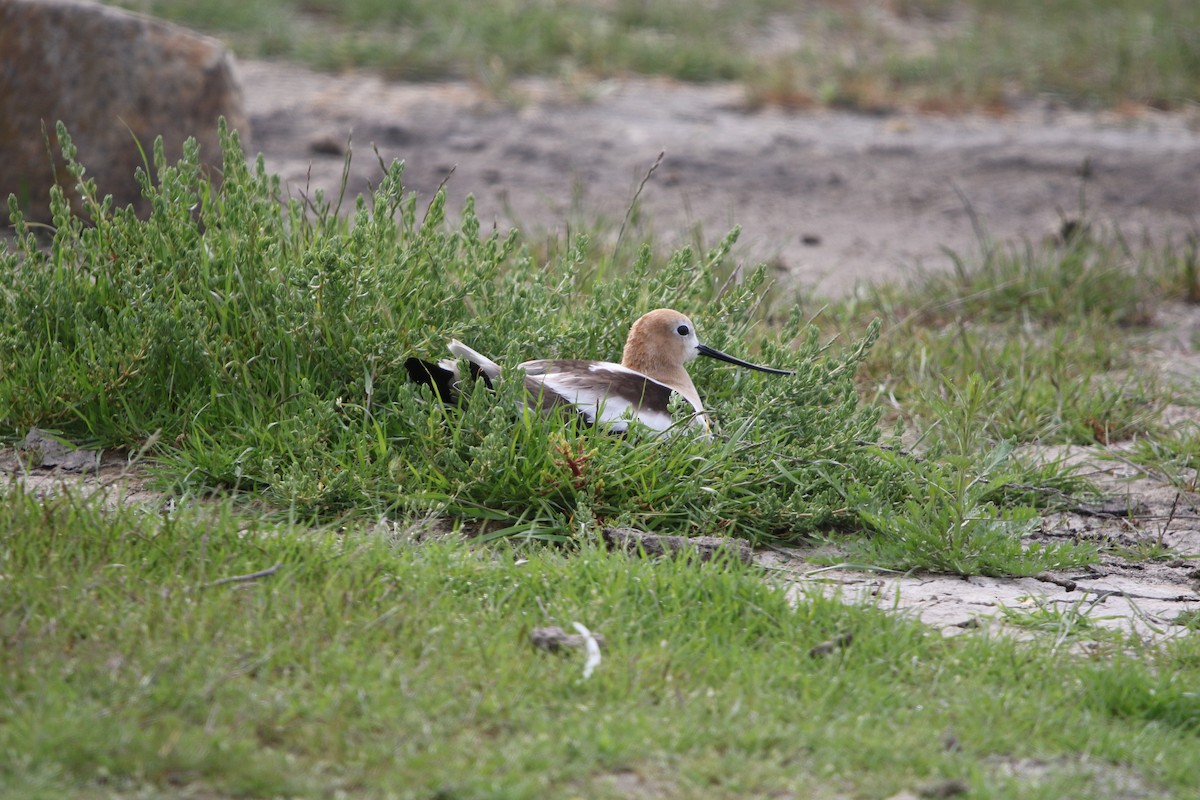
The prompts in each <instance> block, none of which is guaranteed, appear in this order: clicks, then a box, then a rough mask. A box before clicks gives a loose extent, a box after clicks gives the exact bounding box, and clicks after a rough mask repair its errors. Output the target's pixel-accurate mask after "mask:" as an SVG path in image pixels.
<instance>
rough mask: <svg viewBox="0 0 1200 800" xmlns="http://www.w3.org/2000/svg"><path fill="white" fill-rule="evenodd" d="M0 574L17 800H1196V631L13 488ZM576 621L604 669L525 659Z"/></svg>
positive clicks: (11, 779) (8, 494) (3, 778)
mask: <svg viewBox="0 0 1200 800" xmlns="http://www.w3.org/2000/svg"><path fill="white" fill-rule="evenodd" d="M276 564H277V565H278V568H277V570H276V571H275V572H274V573H273V574H272V575H270V576H268V577H263V578H260V579H258V580H255V581H243V582H232V583H228V582H227V583H224V584H219V583H217V582H218V581H220V580H221V579H224V578H231V577H236V576H240V575H246V574H249V573H253V572H257V571H259V570H263V569H265V568H268V567H271V566H273V565H276ZM0 570H2V572H3V575H4V580H2V581H0V642H2V644H3V647H2V648H0V681H2V683H3V685H4V687H5V694H4V698H5V699H4V703H3V705H2V707H0V751H2V752H4V753H5V758H4V759H3V760H0V793H3V794H4V795H5V796H8V797H27V798H51V797H55V798H56V797H63V796H72V797H116V798H124V797H167V796H174V795H176V794H180V793H184V794H186V793H189V792H190V793H199V794H200V795H202V796H211V797H272V796H290V797H292V796H294V797H314V798H316V797H330V796H336V795H338V794H339V793H346V794H351V795H354V796H359V797H385V796H388V797H431V796H442V797H460V798H472V797H481V798H482V797H507V798H525V797H528V798H540V797H547V796H555V797H564V796H582V797H614V798H615V797H623V796H628V795H629V792H630V791H631V790H629V789H628V786H629V785H630V784H631V783H632V784H634V785H638V786H642V787H650V789H644V790H639V791H645V793H646V794H647V795H648V796H654V797H713V798H716V797H735V796H737V797H744V796H756V797H761V796H769V795H770V794H772V793H792V794H796V795H799V796H805V797H834V796H855V797H886V796H891V795H892V794H894V793H896V792H899V791H902V790H910V791H913V790H916V789H918V788H920V787H923V786H926V785H929V784H932V783H935V782H937V781H941V780H949V779H962V780H966V781H967V783H968V784H969V786H970V787H971V792H970V794H969V795H968V796H970V797H1013V796H1021V797H1030V798H1054V797H1062V796H1079V795H1080V794H1089V796H1096V797H1116V796H1118V795H1116V794H1113V793H1111V792H1112V790H1111V787H1110V789H1108V790H1106V789H1105V788H1104V786H1105V783H1106V780H1105V775H1106V773H1109V772H1111V773H1113V774H1117V775H1119V776H1122V779H1123V780H1131V779H1132V780H1134V781H1135V782H1136V783H1137V784H1138V785H1140V786H1144V787H1146V788H1147V790H1149V791H1155V792H1157V791H1165V792H1168V793H1170V794H1171V795H1172V796H1179V797H1183V796H1186V794H1187V793H1188V792H1190V791H1191V789H1192V787H1193V786H1194V779H1195V774H1196V770H1197V769H1198V768H1200V760H1198V759H1200V755H1198V754H1200V748H1197V747H1196V735H1197V732H1198V731H1200V703H1198V701H1197V698H1196V696H1195V693H1194V692H1193V691H1192V689H1193V688H1194V686H1195V685H1196V681H1197V679H1198V678H1200V672H1198V671H1200V650H1198V649H1197V640H1196V639H1195V637H1191V638H1189V639H1184V640H1181V641H1179V642H1177V643H1175V644H1173V645H1170V646H1167V647H1162V648H1154V649H1145V648H1143V647H1142V646H1140V645H1138V644H1137V643H1136V642H1133V641H1118V642H1111V643H1110V646H1108V647H1105V648H1103V649H1102V656H1099V655H1098V656H1096V657H1093V658H1090V659H1083V658H1078V657H1069V656H1064V655H1061V654H1055V652H1053V648H1052V647H1051V646H1050V644H1049V643H1048V644H1047V645H1046V646H1040V645H1036V644H1035V645H1028V644H1026V645H1021V644H1016V643H1013V642H1010V641H1005V640H989V639H987V638H986V637H981V636H964V637H957V638H954V639H943V638H942V637H941V636H940V635H938V634H934V633H930V632H929V631H927V630H925V629H924V628H922V627H921V626H919V625H918V624H916V623H913V622H910V621H907V620H905V619H903V618H898V617H896V616H893V615H890V614H888V613H886V612H884V611H879V610H875V609H872V608H864V607H851V606H843V605H841V604H839V603H838V602H835V601H833V600H826V599H821V598H819V597H808V598H802V599H800V600H799V601H798V602H797V603H796V604H795V605H794V606H793V605H789V603H788V601H786V600H785V597H784V593H783V592H782V590H781V589H780V588H776V587H773V586H772V585H770V583H769V582H768V581H764V580H763V576H762V575H760V574H757V573H756V572H755V570H754V569H752V568H747V567H743V566H741V565H738V564H736V563H732V564H731V563H711V564H697V563H693V562H691V561H688V560H686V559H667V560H659V561H649V560H642V559H637V558H629V557H625V556H622V555H618V554H613V553H608V552H605V551H603V550H600V549H597V548H596V547H595V546H594V545H592V544H591V543H590V541H585V542H581V543H580V544H579V545H578V546H577V547H576V548H572V549H570V550H558V549H553V548H546V547H543V546H534V545H524V546H521V547H512V546H496V545H492V546H489V547H480V546H475V547H472V546H469V545H466V544H463V543H462V542H461V541H455V540H444V541H438V540H436V539H435V540H426V541H422V542H418V541H416V540H415V539H413V538H412V537H411V536H409V534H408V531H406V530H404V529H399V530H397V529H390V530H389V529H385V528H380V527H376V526H370V525H368V526H365V527H364V526H357V525H351V526H348V527H342V528H341V529H340V530H337V531H334V530H331V529H328V528H321V527H318V528H315V529H313V528H310V527H307V526H288V525H280V524H278V523H273V522H270V521H267V520H264V519H262V518H260V517H257V516H254V515H248V514H247V513H246V512H245V511H240V512H236V513H235V512H234V511H233V508H232V507H231V506H230V504H229V503H228V502H220V503H216V504H215V505H214V504H209V505H207V506H206V507H196V508H191V509H184V510H178V511H172V512H169V513H153V512H151V511H150V510H138V509H132V508H128V507H121V506H117V507H106V506H105V505H104V504H103V502H102V501H101V500H100V499H99V498H97V497H92V498H90V499H84V498H81V497H78V496H70V495H65V496H64V495H60V496H58V497H56V498H51V499H44V498H36V497H33V496H31V495H28V494H24V493H22V492H21V491H20V490H19V489H18V488H16V487H12V486H10V487H9V488H8V489H7V490H6V491H5V492H4V494H3V496H2V497H0ZM572 622H581V623H583V624H585V625H586V626H587V627H588V628H590V629H592V630H594V631H596V632H598V633H600V634H601V635H602V636H603V637H604V640H605V649H604V653H603V660H602V662H601V664H600V666H599V667H598V668H597V670H596V671H595V673H594V674H593V675H592V676H591V677H590V678H589V679H587V680H584V679H583V678H582V661H583V659H582V656H581V655H580V654H578V653H576V652H569V653H566V654H563V655H551V654H547V653H544V652H541V651H538V650H536V649H534V648H533V647H532V646H531V645H530V642H529V632H530V630H531V629H532V628H533V627H536V626H540V625H546V624H557V625H561V626H564V627H568V628H569V627H570V625H571V623H572ZM843 634H851V635H852V636H853V639H852V641H851V643H850V644H849V645H848V646H846V647H844V648H842V649H840V650H838V651H836V652H834V653H833V654H831V655H827V656H824V657H813V656H811V655H809V650H810V649H811V648H813V647H814V646H815V645H817V644H819V643H821V642H823V641H826V640H829V639H831V638H833V637H836V636H840V635H843ZM951 739H952V740H953V741H954V742H955V746H953V747H947V746H946V744H945V742H947V741H949V740H951ZM1019 759H1035V760H1038V761H1041V762H1045V763H1047V764H1049V765H1050V766H1049V767H1048V773H1047V774H1046V775H1043V776H1040V777H1037V778H1034V777H1030V776H1022V775H1019V774H1018V775H1017V776H1012V775H1009V774H1006V771H1005V770H1004V768H1003V765H1004V764H1005V763H1007V762H1010V761H1015V760H1019Z"/></svg>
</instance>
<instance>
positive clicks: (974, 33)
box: [116, 0, 1200, 111]
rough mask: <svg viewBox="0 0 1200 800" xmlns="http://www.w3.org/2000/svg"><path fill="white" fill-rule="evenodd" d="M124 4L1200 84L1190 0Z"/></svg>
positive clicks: (877, 86) (812, 85)
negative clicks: (1050, 2)
mask: <svg viewBox="0 0 1200 800" xmlns="http://www.w3.org/2000/svg"><path fill="white" fill-rule="evenodd" d="M116 4H117V5H123V6H125V7H127V8H133V9H137V10H141V11H146V12H149V13H152V14H155V15H159V16H162V17H165V18H168V19H173V20H177V21H179V22H182V23H184V24H187V25H191V26H195V27H197V28H200V29H201V30H204V31H208V32H211V33H215V34H218V35H220V36H222V37H223V38H225V39H227V40H228V41H230V42H231V43H232V45H233V46H234V48H235V50H236V51H237V52H238V53H239V55H242V56H248V57H283V58H290V59H297V60H301V61H304V62H307V63H309V64H312V65H314V66H316V67H318V68H320V69H332V70H337V69H344V68H349V67H369V68H373V69H377V70H381V71H382V72H383V73H384V74H386V75H388V76H390V77H394V78H399V79H406V80H414V79H415V80H430V79H440V78H444V77H448V76H451V77H468V78H472V79H474V80H478V81H480V82H482V83H483V84H485V85H488V86H493V87H502V86H503V85H504V84H505V83H506V82H507V81H509V80H510V79H511V78H513V77H519V76H523V75H531V74H533V75H550V76H559V77H566V78H569V79H574V77H575V76H578V75H580V74H584V75H594V76H600V77H604V76H620V75H627V74H634V73H636V74H644V75H668V76H671V77H675V78H680V79H683V80H690V81H712V80H740V81H742V82H743V83H744V84H745V85H746V87H747V97H748V100H749V101H750V102H751V103H774V104H785V105H809V104H813V103H822V104H834V105H845V106H850V107H856V108H878V107H891V106H896V105H901V106H904V105H908V106H916V107H919V108H925V109H929V110H936V111H945V110H951V111H957V110H963V109H968V108H975V109H979V108H983V109H993V110H999V109H1004V108H1006V107H1008V106H1010V105H1012V103H1013V101H1014V100H1017V101H1018V102H1019V101H1020V100H1021V99H1022V98H1027V97H1029V96H1031V95H1049V96H1053V97H1056V98H1059V99H1062V100H1065V101H1067V102H1070V103H1073V104H1081V105H1102V106H1118V105H1121V104H1138V105H1141V104H1149V105H1153V106H1157V107H1165V108H1174V107H1180V106H1183V105H1186V104H1187V103H1189V102H1190V100H1191V98H1195V97H1196V96H1197V95H1198V94H1200V83H1198V82H1200V61H1198V59H1200V55H1197V54H1198V53H1200V43H1198V42H1197V40H1196V33H1195V32H1196V31H1197V30H1200V8H1198V7H1197V6H1196V4H1195V3H1191V2H1187V0H1102V2H1089V0H1057V2H1054V3H1052V4H1046V3H1041V2H1032V1H1031V0H1021V2H1011V1H1010V0H961V2H949V1H948V0H909V1H906V2H894V3H888V4H878V3H868V2H855V1H854V0H840V1H839V0H808V2H804V3H799V4H796V3H786V2H780V0H752V2H746V1H745V0H743V1H742V2H731V1H730V0H719V1H718V2H711V3H685V2H679V0H637V2H634V1H633V0H620V1H619V2H613V3H587V2H578V1H577V0H553V1H552V2H511V3H498V4H497V3H484V4H479V3H472V2H469V0H443V1H442V2H438V3H433V2H429V1H428V0H408V1H407V2H388V3H385V2H380V0H347V1H346V2H333V1H332V0H242V1H241V2H233V1H232V0H211V1H210V2H205V3H194V2H185V1H181V0H124V2H119V3H116ZM772 32H776V33H777V35H775V36H771V35H770V34H772ZM768 42H770V43H769V44H768Z"/></svg>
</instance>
